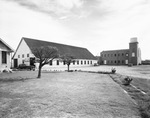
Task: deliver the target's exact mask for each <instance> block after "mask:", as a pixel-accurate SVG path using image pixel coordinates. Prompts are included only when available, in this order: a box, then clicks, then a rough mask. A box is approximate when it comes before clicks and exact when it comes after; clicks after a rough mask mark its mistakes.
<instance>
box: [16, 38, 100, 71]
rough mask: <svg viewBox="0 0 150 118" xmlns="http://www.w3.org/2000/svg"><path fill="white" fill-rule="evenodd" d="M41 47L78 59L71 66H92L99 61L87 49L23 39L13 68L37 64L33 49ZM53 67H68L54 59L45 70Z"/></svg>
mask: <svg viewBox="0 0 150 118" xmlns="http://www.w3.org/2000/svg"><path fill="white" fill-rule="evenodd" d="M41 46H52V47H56V48H57V49H58V52H59V55H64V54H71V55H73V56H74V57H75V58H76V62H75V63H72V64H71V66H91V65H94V64H95V63H97V59H96V58H95V57H94V55H93V54H92V53H90V52H89V51H88V50H87V49H86V48H82V47H76V46H70V45H64V44H58V43H53V42H48V41H42V40H37V39H31V38H25V37H23V38H22V39H21V41H20V43H19V45H18V47H17V50H16V52H15V53H14V56H13V60H14V64H13V66H14V67H18V65H19V64H23V63H24V64H26V65H33V64H35V63H34V62H35V59H36V57H35V56H34V54H33V53H32V51H31V48H32V47H41ZM35 65H38V64H35ZM52 67H66V65H65V64H64V63H63V62H61V61H60V60H59V59H54V60H53V61H52V62H50V63H49V64H48V65H45V66H44V67H43V68H52Z"/></svg>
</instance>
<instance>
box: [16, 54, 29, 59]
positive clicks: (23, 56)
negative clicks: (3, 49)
mask: <svg viewBox="0 0 150 118" xmlns="http://www.w3.org/2000/svg"><path fill="white" fill-rule="evenodd" d="M21 56H22V58H25V54H22V55H18V58H20V57H21ZM27 57H29V54H27Z"/></svg>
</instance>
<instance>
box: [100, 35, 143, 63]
mask: <svg viewBox="0 0 150 118" xmlns="http://www.w3.org/2000/svg"><path fill="white" fill-rule="evenodd" d="M99 63H100V64H101V65H128V64H133V65H139V64H141V51H140V48H139V47H138V41H137V38H136V37H134V38H131V40H130V43H129V49H122V50H107V51H102V52H101V53H100V60H99Z"/></svg>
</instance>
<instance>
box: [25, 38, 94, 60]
mask: <svg viewBox="0 0 150 118" xmlns="http://www.w3.org/2000/svg"><path fill="white" fill-rule="evenodd" d="M22 39H24V41H25V42H26V43H27V45H28V46H29V48H30V49H31V47H41V46H52V47H56V48H57V49H58V51H59V54H60V55H64V54H72V55H73V56H75V58H77V59H94V60H96V58H95V57H94V55H93V54H92V53H91V52H89V51H88V50H87V49H86V48H81V47H76V46H70V45H65V44H59V43H53V42H48V41H42V40H37V39H31V38H25V37H23V38H22Z"/></svg>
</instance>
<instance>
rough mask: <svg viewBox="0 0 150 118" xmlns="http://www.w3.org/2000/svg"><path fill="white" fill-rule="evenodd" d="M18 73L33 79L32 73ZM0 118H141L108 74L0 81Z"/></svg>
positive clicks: (68, 74) (48, 76) (130, 100)
mask: <svg viewBox="0 0 150 118" xmlns="http://www.w3.org/2000/svg"><path fill="white" fill-rule="evenodd" d="M13 74H14V73H13ZM17 74H19V73H16V75H17ZM21 74H26V75H27V76H30V78H34V77H35V72H30V71H29V72H21ZM13 76H14V75H13ZM0 117H1V118H140V117H139V115H138V110H137V106H136V105H135V104H134V102H133V101H132V99H131V98H130V97H129V96H128V95H127V94H126V93H124V91H123V90H122V89H121V88H120V86H119V85H118V84H116V83H115V82H113V80H112V79H111V78H110V77H109V76H108V75H103V74H93V73H82V72H70V73H67V72H59V73H42V78H41V79H31V80H26V81H20V82H1V83H0Z"/></svg>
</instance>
